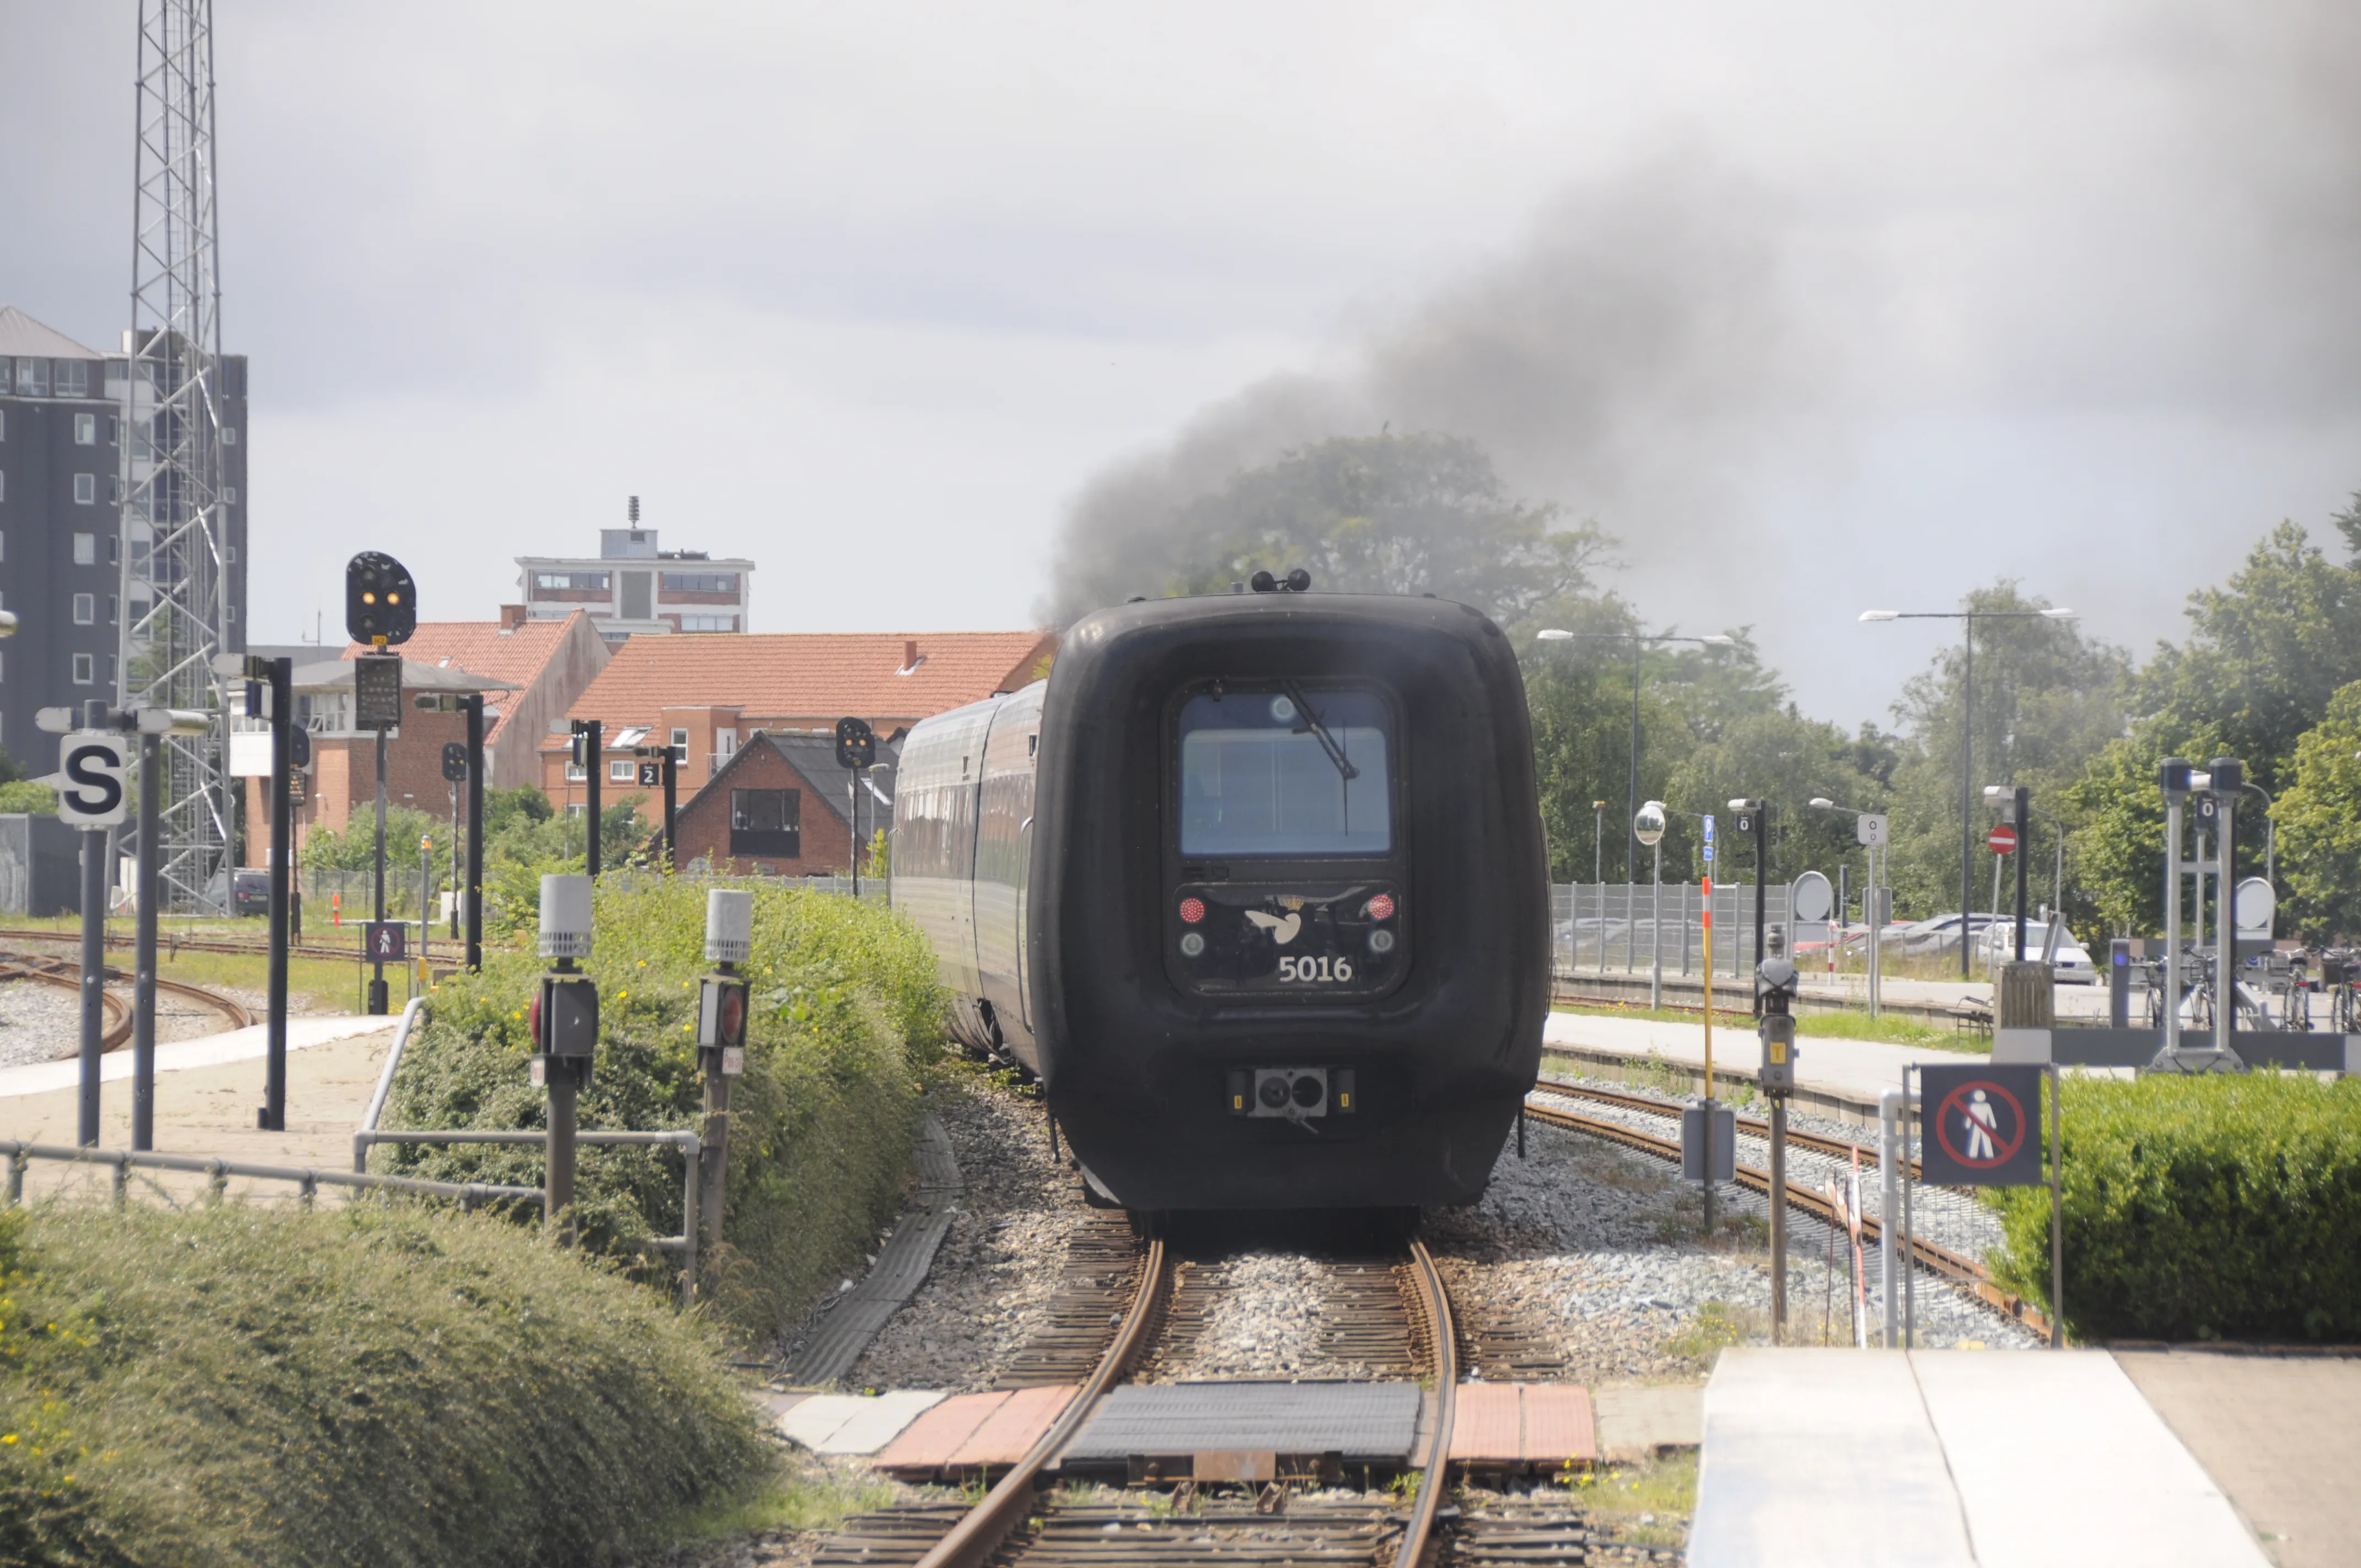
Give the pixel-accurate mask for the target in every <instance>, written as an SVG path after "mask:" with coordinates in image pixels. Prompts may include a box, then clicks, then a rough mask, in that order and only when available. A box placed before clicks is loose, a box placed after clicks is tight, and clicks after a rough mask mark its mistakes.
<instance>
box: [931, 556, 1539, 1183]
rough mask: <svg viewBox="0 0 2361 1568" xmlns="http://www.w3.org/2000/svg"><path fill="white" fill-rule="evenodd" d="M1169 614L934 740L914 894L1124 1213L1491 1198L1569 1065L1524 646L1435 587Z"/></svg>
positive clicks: (974, 1040)
mask: <svg viewBox="0 0 2361 1568" xmlns="http://www.w3.org/2000/svg"><path fill="white" fill-rule="evenodd" d="M1307 588H1308V584H1307V583H1306V581H1305V575H1304V574H1302V573H1301V572H1297V573H1294V574H1291V575H1290V579H1288V580H1287V581H1279V580H1277V579H1273V578H1270V577H1269V576H1267V575H1265V576H1257V590H1258V591H1251V592H1248V591H1240V592H1234V593H1230V594H1211V595H1203V596H1197V597H1190V598H1167V599H1159V600H1136V601H1133V602H1131V603H1128V604H1125V605H1122V606H1117V607H1113V608H1110V609H1103V610H1099V611H1096V612H1094V613H1093V614H1091V615H1088V616H1086V617H1084V618H1083V619H1082V620H1080V621H1078V622H1076V623H1075V624H1074V626H1073V627H1072V628H1071V630H1069V631H1068V632H1067V633H1066V635H1065V637H1064V638H1063V640H1062V641H1061V643H1060V647H1059V650H1058V652H1057V655H1056V658H1055V661H1054V663H1052V665H1051V668H1050V672H1049V675H1048V677H1047V679H1046V680H1042V681H1038V682H1036V683H1034V684H1033V685H1028V686H1026V687H1025V688H1023V689H1022V690H1019V691H1015V692H1011V693H1007V694H1005V695H1002V696H994V697H991V698H989V699H987V700H985V701H983V702H977V703H972V704H970V705H969V706H967V707H960V708H955V709H952V710H950V711H949V712H946V713H942V714H939V715H937V716H935V717H933V718H928V719H926V720H924V721H922V722H920V723H918V724H917V725H916V726H914V727H913V728H912V729H911V730H910V731H909V734H908V735H907V737H906V739H905V740H904V743H903V746H902V751H901V755H900V759H899V762H898V765H897V770H896V776H895V812H894V827H893V839H892V858H891V861H890V870H891V899H892V902H893V905H894V906H895V908H896V909H898V910H900V911H902V912H903V913H904V914H906V916H908V917H909V918H911V919H912V920H913V921H915V922H916V923H917V926H918V927H920V928H921V929H923V930H924V931H925V933H926V934H927V938H928V941H929V942H930V943H931V944H932V946H933V948H934V951H935V954H936V957H937V959H938V961H939V965H940V968H941V974H942V979H943V982H944V984H945V986H946V987H947V988H948V990H949V991H950V993H951V996H952V998H953V1002H952V1009H953V1025H952V1028H953V1033H954V1034H955V1035H956V1036H958V1037H959V1038H960V1039H961V1041H962V1042H963V1043H964V1044H966V1045H967V1046H969V1047H972V1048H974V1049H976V1050H979V1051H984V1052H989V1053H992V1054H994V1055H995V1056H998V1057H1001V1058H1005V1059H1007V1060H1010V1061H1013V1062H1015V1063H1017V1064H1020V1065H1021V1066H1022V1067H1023V1068H1024V1069H1026V1070H1027V1071H1028V1072H1030V1073H1031V1074H1032V1075H1034V1076H1035V1077H1036V1078H1037V1079H1038V1083H1039V1086H1040V1092H1041V1096H1042V1099H1043V1101H1044V1102H1045V1103H1046V1106H1047V1109H1048V1113H1049V1117H1050V1118H1051V1120H1052V1122H1053V1124H1054V1128H1055V1133H1056V1134H1057V1135H1060V1136H1061V1137H1062V1139H1063V1146H1065V1147H1066V1148H1069V1149H1071V1158H1072V1159H1073V1160H1074V1161H1075V1162H1076V1164H1077V1165H1078V1167H1079V1169H1080V1171H1081V1174H1082V1180H1083V1182H1084V1183H1085V1186H1086V1192H1087V1196H1088V1197H1089V1198H1090V1199H1091V1201H1093V1202H1095V1203H1099V1204H1101V1205H1104V1206H1109V1207H1121V1208H1125V1209H1129V1210H1132V1211H1134V1212H1137V1213H1146V1214H1170V1213H1179V1212H1189V1211H1199V1210H1247V1209H1263V1210H1277V1209H1371V1210H1391V1211H1396V1212H1406V1211H1411V1210H1415V1209H1419V1208H1425V1207H1433V1206H1441V1205H1450V1204H1460V1203H1467V1202H1472V1201H1475V1200H1477V1198H1479V1197H1480V1196H1481V1195H1482V1193H1483V1191H1484V1189H1485V1187H1486V1185H1487V1183H1488V1181H1489V1179H1490V1175H1491V1172H1492V1169H1493V1167H1494V1164H1495V1162H1496V1161H1497V1160H1498V1159H1499V1156H1500V1152H1501V1150H1502V1148H1503V1146H1504V1145H1505V1143H1506V1141H1507V1139H1508V1136H1509V1135H1510V1132H1511V1131H1512V1130H1513V1129H1514V1127H1515V1125H1516V1123H1517V1118H1518V1116H1519V1114H1520V1113H1521V1107H1522V1104H1523V1100H1524V1096H1525V1094H1526V1092H1527V1091H1529V1090H1531V1089H1532V1085H1533V1082H1534V1080H1535V1077H1536V1074H1537V1073H1538V1071H1539V1069H1540V1061H1541V1044H1542V1026H1543V1021H1544V1019H1545V1017H1546V1015H1547V1013H1548V1008H1549V919H1548V915H1549V883H1548V870H1547V853H1546V849H1545V847H1544V843H1543V828H1542V820H1541V811H1540V803H1539V797H1538V795H1537V791H1536V786H1535V783H1534V768H1533V748H1532V726H1531V721H1530V719H1529V717H1528V715H1527V711H1526V707H1525V695H1524V682H1523V678H1522V675H1521V673H1520V671H1519V669H1518V666H1517V661H1516V658H1515V655H1514V652H1513V651H1512V649H1511V648H1510V643H1509V640H1508V639H1507V637H1506V636H1505V635H1504V634H1503V633H1502V631H1501V630H1500V629H1499V626H1497V625H1495V624H1494V623H1493V622H1492V621H1491V620H1490V619H1488V617H1486V616H1485V615H1484V614H1482V613H1481V612H1480V611H1478V610H1476V609H1471V608H1469V607H1467V606H1466V605H1462V604H1457V603H1455V602H1451V601H1448V600H1444V599H1439V598H1432V597H1425V596H1402V597H1392V596H1382V595H1361V594H1342V593H1336V594H1331V593H1314V592H1310V591H1306V590H1307Z"/></svg>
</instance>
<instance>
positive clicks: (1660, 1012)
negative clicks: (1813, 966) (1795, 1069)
mask: <svg viewBox="0 0 2361 1568" xmlns="http://www.w3.org/2000/svg"><path fill="white" fill-rule="evenodd" d="M1552 1011H1553V1012H1557V1013H1566V1014H1574V1015H1575V1016H1576V1017H1582V1018H1643V1019H1646V1020H1648V1021H1649V1022H1651V1023H1657V1024H1699V1023H1702V1022H1704V1020H1703V1018H1702V1017H1701V1016H1700V1015H1699V1014H1696V1013H1692V1012H1687V1011H1685V1010H1683V1009H1680V1008H1675V1007H1598V1006H1571V1005H1565V1004H1560V1005H1558V1006H1555V1007H1554V1008H1552ZM1713 1022H1714V1026H1715V1027H1716V1028H1717V1029H1719V1030H1721V1031H1723V1032H1724V1033H1735V1034H1745V1035H1751V1034H1752V1033H1754V1020H1753V1019H1752V1018H1751V1017H1749V1016H1747V1015H1746V1014H1725V1013H1723V1012H1721V1011H1720V1010H1719V1008H1717V1009H1715V1012H1714V1020H1713ZM1795 1033H1796V1034H1797V1035H1799V1036H1803V1037H1805V1038H1806V1039H1810V1038H1815V1037H1817V1038H1820V1039H1832V1040H1875V1041H1878V1042H1881V1043H1883V1044H1885V1045H1890V1046H1917V1047H1924V1048H1927V1049H1932V1050H1938V1051H1964V1052H1967V1053H1970V1054H1972V1055H1978V1056H1981V1055H1982V1054H1983V1053H1984V1052H1986V1051H1988V1050H1990V1049H1991V1048H1992V1047H1991V1044H1990V1042H1988V1041H1986V1040H1984V1039H1983V1038H1982V1036H1975V1035H1965V1034H1961V1033H1960V1031H1959V1030H1957V1029H1955V1028H1953V1027H1952V1026H1951V1025H1949V1024H1929V1023H1927V1022H1924V1021H1923V1020H1920V1019H1916V1018H1907V1017H1904V1016H1901V1015H1900V1014H1892V1013H1888V1014H1883V1016H1881V1017H1876V1018H1872V1017H1871V1016H1870V1015H1869V1014H1866V1013H1803V1014H1797V1015H1796V1018H1795Z"/></svg>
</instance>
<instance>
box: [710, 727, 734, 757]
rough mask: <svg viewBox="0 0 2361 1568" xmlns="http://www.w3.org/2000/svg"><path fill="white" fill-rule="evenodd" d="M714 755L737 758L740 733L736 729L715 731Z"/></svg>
mask: <svg viewBox="0 0 2361 1568" xmlns="http://www.w3.org/2000/svg"><path fill="white" fill-rule="evenodd" d="M713 754H714V755H715V756H717V757H734V756H736V755H737V754H738V731H736V730H735V729H717V730H715V731H714V732H713Z"/></svg>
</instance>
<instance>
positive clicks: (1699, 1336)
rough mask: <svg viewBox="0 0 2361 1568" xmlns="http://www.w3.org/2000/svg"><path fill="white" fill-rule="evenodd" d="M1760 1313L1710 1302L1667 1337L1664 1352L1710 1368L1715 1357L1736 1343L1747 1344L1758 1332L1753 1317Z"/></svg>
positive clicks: (1723, 1303)
mask: <svg viewBox="0 0 2361 1568" xmlns="http://www.w3.org/2000/svg"><path fill="white" fill-rule="evenodd" d="M1757 1316H1758V1314H1756V1313H1754V1312H1753V1311H1752V1310H1750V1309H1747V1308H1743V1307H1733V1306H1731V1305H1730V1303H1729V1302H1727V1301H1719V1300H1716V1301H1708V1302H1707V1303H1705V1305H1703V1306H1701V1307H1699V1308H1698V1309H1697V1316H1696V1317H1695V1318H1693V1319H1691V1320H1690V1321H1689V1326H1688V1327H1686V1328H1685V1329H1683V1330H1682V1331H1681V1332H1678V1333H1676V1334H1673V1335H1671V1336H1669V1337H1668V1338H1666V1339H1665V1341H1664V1354H1666V1355H1673V1356H1678V1357H1680V1358H1681V1359H1682V1360H1684V1361H1693V1362H1696V1363H1697V1365H1700V1366H1705V1367H1710V1366H1712V1365H1713V1359H1714V1357H1715V1356H1717V1355H1719V1354H1721V1353H1722V1352H1723V1351H1725V1350H1727V1349H1729V1348H1730V1346H1731V1345H1734V1344H1743V1343H1746V1341H1747V1339H1748V1338H1749V1337H1750V1336H1751V1335H1752V1334H1753V1333H1755V1332H1758V1329H1759V1327H1760V1325H1759V1324H1757V1323H1756V1322H1755V1321H1753V1320H1754V1319H1755V1318H1756V1317H1757Z"/></svg>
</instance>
